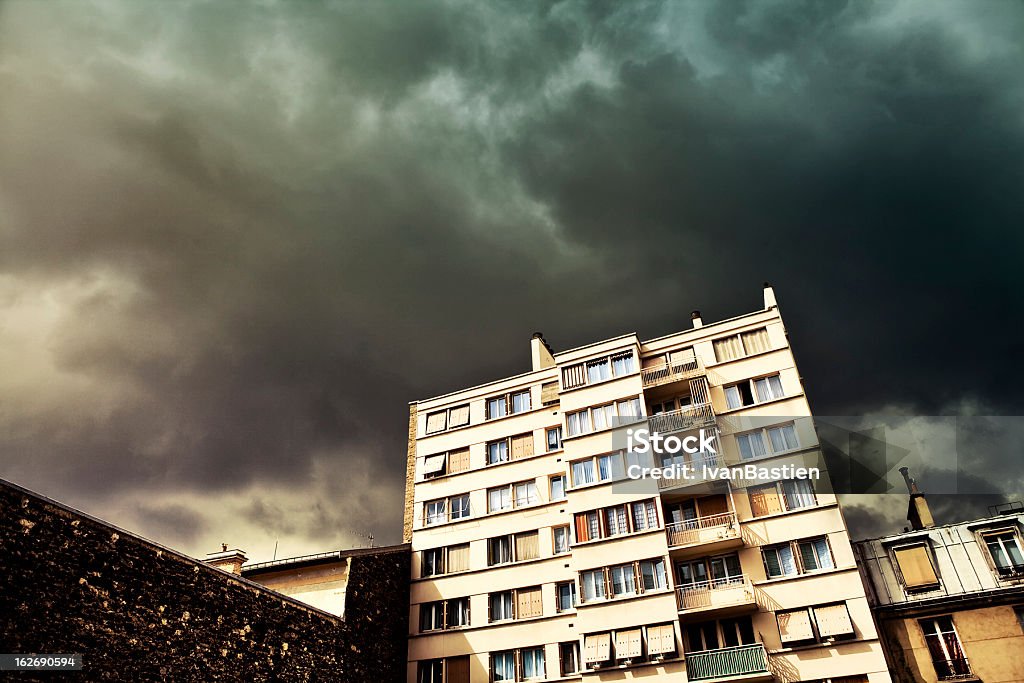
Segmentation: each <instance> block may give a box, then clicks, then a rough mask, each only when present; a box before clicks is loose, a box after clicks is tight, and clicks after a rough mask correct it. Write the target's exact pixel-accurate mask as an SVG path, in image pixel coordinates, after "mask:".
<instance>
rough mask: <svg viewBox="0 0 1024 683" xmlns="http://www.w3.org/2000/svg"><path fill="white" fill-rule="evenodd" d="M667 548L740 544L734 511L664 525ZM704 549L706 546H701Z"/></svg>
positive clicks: (741, 542)
mask: <svg viewBox="0 0 1024 683" xmlns="http://www.w3.org/2000/svg"><path fill="white" fill-rule="evenodd" d="M665 533H666V535H667V536H668V547H669V548H686V547H691V546H698V545H699V546H705V545H707V544H709V543H714V544H715V545H716V546H722V548H721V549H724V548H725V547H726V546H733V545H742V544H743V539H742V538H741V537H740V527H739V524H738V523H737V521H736V513H735V512H723V513H721V514H717V515H708V516H707V517H697V518H695V519H687V520H683V521H682V522H673V523H672V524H667V525H665ZM702 550H706V548H702Z"/></svg>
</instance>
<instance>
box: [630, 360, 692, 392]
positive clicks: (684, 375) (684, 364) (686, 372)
mask: <svg viewBox="0 0 1024 683" xmlns="http://www.w3.org/2000/svg"><path fill="white" fill-rule="evenodd" d="M704 373H705V370H704V364H703V363H701V361H700V359H699V358H687V359H685V360H682V361H676V362H674V363H663V364H662V365H654V366H651V367H649V368H643V369H642V370H641V371H640V378H641V380H642V381H643V383H644V388H645V389H649V388H651V387H656V386H660V385H662V384H668V383H669V382H678V381H680V380H684V379H693V378H694V377H700V376H701V375H703V374H704Z"/></svg>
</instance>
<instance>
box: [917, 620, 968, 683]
mask: <svg viewBox="0 0 1024 683" xmlns="http://www.w3.org/2000/svg"><path fill="white" fill-rule="evenodd" d="M920 624H921V631H922V632H923V633H924V642H925V644H927V645H928V652H929V654H931V656H932V664H933V665H934V666H935V673H936V674H938V678H939V680H940V681H948V680H955V679H957V678H968V677H970V676H971V667H970V664H968V662H967V655H965V654H964V650H963V647H961V645H960V638H959V637H958V636H957V634H956V629H955V628H953V617H951V616H944V617H936V618H934V619H921V621H920Z"/></svg>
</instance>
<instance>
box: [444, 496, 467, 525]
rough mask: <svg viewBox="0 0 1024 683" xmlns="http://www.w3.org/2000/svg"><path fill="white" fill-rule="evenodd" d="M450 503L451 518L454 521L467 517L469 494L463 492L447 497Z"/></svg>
mask: <svg viewBox="0 0 1024 683" xmlns="http://www.w3.org/2000/svg"><path fill="white" fill-rule="evenodd" d="M449 501H450V503H451V505H450V508H451V516H452V517H451V519H452V521H453V522H454V521H455V520H458V519H466V518H467V517H469V494H468V493H464V494H462V495H461V496H452V497H451V498H449Z"/></svg>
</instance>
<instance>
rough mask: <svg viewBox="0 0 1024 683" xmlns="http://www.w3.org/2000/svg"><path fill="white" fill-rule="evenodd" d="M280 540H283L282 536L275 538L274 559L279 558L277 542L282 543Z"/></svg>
mask: <svg viewBox="0 0 1024 683" xmlns="http://www.w3.org/2000/svg"><path fill="white" fill-rule="evenodd" d="M280 542H281V539H280V538H278V539H275V540H274V559H275V560H276V559H277V544H278V543H280Z"/></svg>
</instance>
